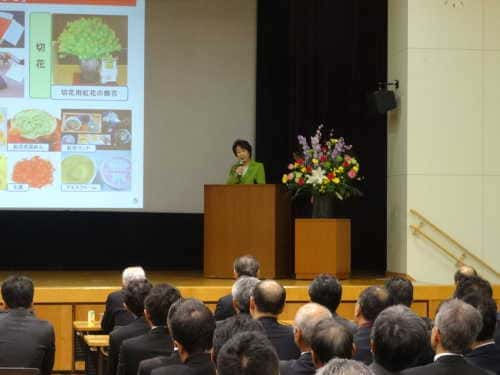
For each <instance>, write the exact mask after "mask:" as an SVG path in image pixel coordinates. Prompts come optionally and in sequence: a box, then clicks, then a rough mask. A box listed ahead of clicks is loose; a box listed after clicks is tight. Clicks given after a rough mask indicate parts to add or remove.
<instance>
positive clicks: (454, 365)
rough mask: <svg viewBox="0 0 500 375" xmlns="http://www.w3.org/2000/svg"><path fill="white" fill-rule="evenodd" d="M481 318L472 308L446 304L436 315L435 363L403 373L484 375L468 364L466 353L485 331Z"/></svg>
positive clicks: (409, 374) (463, 303)
mask: <svg viewBox="0 0 500 375" xmlns="http://www.w3.org/2000/svg"><path fill="white" fill-rule="evenodd" d="M481 320H482V319H481V314H479V312H478V311H477V310H476V309H475V308H474V307H472V306H471V305H469V304H467V303H465V302H463V301H461V300H458V299H453V300H449V301H446V302H444V303H443V304H442V305H441V307H440V308H439V311H438V313H437V315H436V320H435V324H434V327H433V328H432V334H431V344H432V347H433V349H434V351H435V353H436V356H435V357H434V362H433V363H430V364H428V365H425V366H419V367H414V368H410V369H407V370H404V371H402V374H406V375H421V374H422V375H424V374H425V375H434V374H439V375H441V374H443V375H445V374H450V375H457V374H460V375H484V374H488V372H486V371H485V370H483V369H480V368H479V367H476V366H473V365H471V364H469V363H467V362H466V360H465V359H464V357H463V353H464V352H465V351H466V350H467V349H468V348H469V347H470V346H471V345H472V343H473V342H474V340H475V338H476V337H477V335H478V333H479V332H480V330H481V325H482V322H481Z"/></svg>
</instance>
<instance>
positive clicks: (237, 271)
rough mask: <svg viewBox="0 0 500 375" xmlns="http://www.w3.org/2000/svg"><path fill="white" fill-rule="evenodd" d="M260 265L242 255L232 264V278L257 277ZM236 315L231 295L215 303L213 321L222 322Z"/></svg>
mask: <svg viewBox="0 0 500 375" xmlns="http://www.w3.org/2000/svg"><path fill="white" fill-rule="evenodd" d="M259 270H260V264H259V262H258V261H257V259H256V258H255V257H254V256H252V255H243V256H241V257H239V258H236V260H235V261H234V263H233V276H234V278H235V279H239V278H240V277H241V276H250V277H259ZM235 314H236V311H235V310H234V308H233V297H232V295H231V294H228V295H227V296H224V297H222V298H220V299H219V301H217V306H216V307H215V320H217V321H219V320H224V319H227V318H229V317H230V316H233V315H235Z"/></svg>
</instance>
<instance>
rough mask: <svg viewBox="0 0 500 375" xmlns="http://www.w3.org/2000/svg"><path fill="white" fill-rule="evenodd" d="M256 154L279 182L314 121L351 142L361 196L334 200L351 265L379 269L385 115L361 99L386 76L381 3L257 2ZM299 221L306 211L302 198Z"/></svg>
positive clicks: (383, 266)
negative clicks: (346, 228)
mask: <svg viewBox="0 0 500 375" xmlns="http://www.w3.org/2000/svg"><path fill="white" fill-rule="evenodd" d="M257 46H258V52H257V55H258V59H257V114H256V119H257V124H256V157H257V159H259V160H260V161H262V162H264V163H265V166H266V173H267V176H268V179H269V180H270V182H273V183H279V182H280V180H281V176H282V175H283V173H284V172H286V166H287V164H288V162H289V161H290V160H291V155H292V153H293V151H297V150H298V143H297V135H298V134H302V135H305V136H310V135H313V133H314V131H315V129H316V127H317V126H318V125H319V124H324V125H325V127H327V128H332V129H334V131H335V134H336V135H337V136H343V137H344V138H346V140H347V141H348V143H351V144H352V145H353V146H354V149H353V152H354V154H356V156H357V157H358V159H359V161H360V163H361V168H362V169H361V172H362V174H363V175H364V176H365V180H364V181H363V183H362V186H361V189H362V191H363V192H364V196H363V197H362V198H354V199H352V200H349V201H345V202H339V203H338V204H337V206H336V207H335V209H336V213H337V215H338V216H339V217H349V218H351V219H352V234H351V235H352V269H353V271H372V272H375V273H382V272H384V271H385V269H386V243H387V235H386V232H387V228H386V227H387V220H386V216H387V213H386V203H387V199H386V196H387V179H386V175H387V173H386V172H387V171H386V166H387V160H386V159H387V156H386V155H387V154H386V146H387V128H386V118H385V116H382V115H378V116H377V115H374V114H371V113H370V111H369V106H368V105H367V96H368V94H369V93H371V92H373V91H374V90H375V89H376V88H377V82H378V81H385V80H386V71H387V0H349V1H332V0H272V1H269V0H259V3H258V43H257ZM294 212H295V216H296V217H307V216H308V215H310V204H309V203H308V202H307V201H296V202H295V203H294Z"/></svg>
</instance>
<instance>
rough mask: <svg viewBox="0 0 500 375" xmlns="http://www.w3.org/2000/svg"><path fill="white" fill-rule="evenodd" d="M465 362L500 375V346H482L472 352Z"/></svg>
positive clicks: (468, 354)
mask: <svg viewBox="0 0 500 375" xmlns="http://www.w3.org/2000/svg"><path fill="white" fill-rule="evenodd" d="M465 360H466V361H467V362H469V363H470V364H472V365H474V366H477V367H480V368H482V369H485V370H489V371H493V372H494V373H495V374H500V346H498V345H496V344H491V345H486V346H481V347H479V348H477V349H474V350H472V351H470V352H469V353H467V355H466V356H465Z"/></svg>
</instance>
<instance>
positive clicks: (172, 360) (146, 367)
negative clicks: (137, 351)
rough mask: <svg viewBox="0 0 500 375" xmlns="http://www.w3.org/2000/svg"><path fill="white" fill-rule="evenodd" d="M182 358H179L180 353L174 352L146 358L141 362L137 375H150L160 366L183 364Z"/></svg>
mask: <svg viewBox="0 0 500 375" xmlns="http://www.w3.org/2000/svg"><path fill="white" fill-rule="evenodd" d="M181 363H182V362H181V359H180V358H179V353H178V352H174V353H172V354H171V355H170V356H168V357H167V356H163V355H160V356H158V357H155V358H150V359H145V360H143V361H141V363H140V364H139V370H138V371H137V375H150V374H151V372H152V371H153V370H154V369H156V368H159V367H164V366H171V365H179V364H181Z"/></svg>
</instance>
